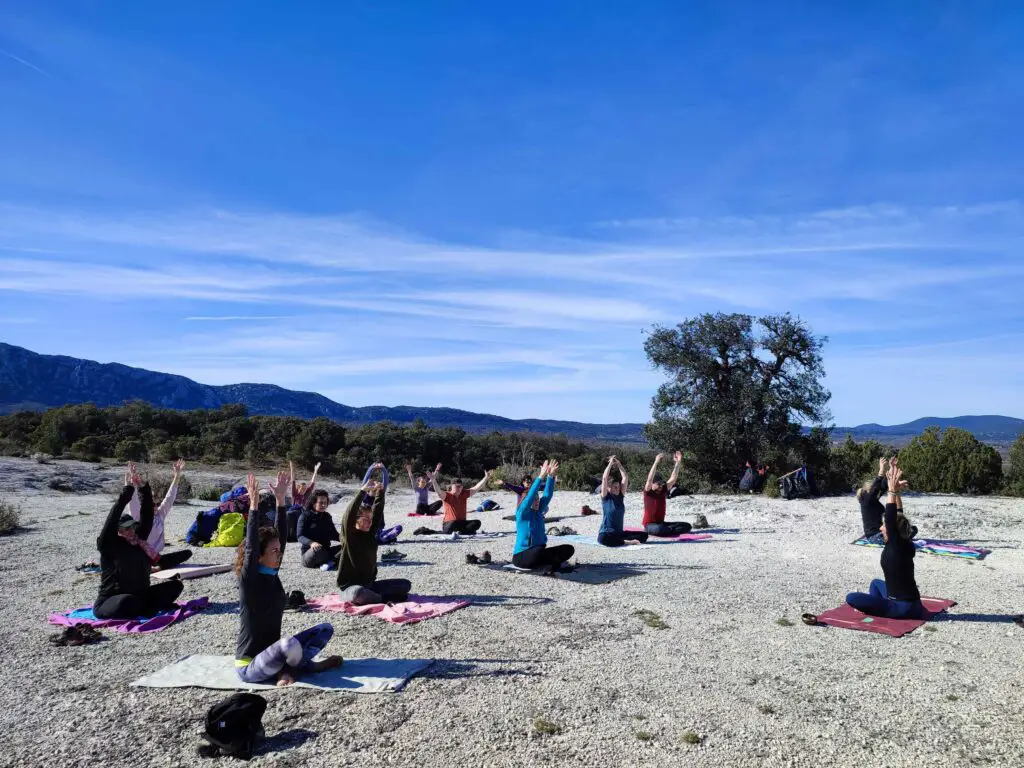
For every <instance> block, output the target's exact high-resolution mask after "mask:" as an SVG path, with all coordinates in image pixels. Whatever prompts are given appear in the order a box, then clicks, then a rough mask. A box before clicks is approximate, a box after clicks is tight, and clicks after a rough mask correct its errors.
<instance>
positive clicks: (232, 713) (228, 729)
mask: <svg viewBox="0 0 1024 768" xmlns="http://www.w3.org/2000/svg"><path fill="white" fill-rule="evenodd" d="M266 711H267V702H266V701H265V700H264V699H263V698H261V697H260V696H257V695H256V694H254V693H236V694H235V695H233V696H229V697H228V698H226V699H224V701H221V702H219V703H217V704H214V705H213V706H212V707H210V710H209V711H208V712H207V713H206V733H204V734H203V738H204V739H206V740H207V741H208V742H210V744H212V745H213V746H214V747H216V748H217V750H218V751H219V753H220V754H221V755H229V756H231V757H238V758H241V759H243V760H248V759H250V758H251V757H252V753H253V750H254V749H255V748H256V747H257V746H258V745H259V743H260V742H261V741H262V740H263V737H264V731H263V713H264V712H266Z"/></svg>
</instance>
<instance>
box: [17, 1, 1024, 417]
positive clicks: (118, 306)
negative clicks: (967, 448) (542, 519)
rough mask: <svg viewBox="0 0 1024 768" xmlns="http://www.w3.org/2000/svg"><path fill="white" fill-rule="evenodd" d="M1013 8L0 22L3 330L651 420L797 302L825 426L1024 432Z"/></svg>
mask: <svg viewBox="0 0 1024 768" xmlns="http://www.w3.org/2000/svg"><path fill="white" fill-rule="evenodd" d="M1022 39H1024V13H1022V12H1021V11H1019V10H1015V9H1014V8H1013V5H1012V4H1010V3H1005V4H996V3H993V4H988V3H976V2H975V3H970V2H940V1H934V2H933V1H929V2H907V3H898V4H897V3H892V2H857V3H852V2H851V3H806V2H805V3H786V2H773V3H762V2H753V1H752V2H733V3H721V2H707V3H675V2H664V3H659V2H600V1H599V0H591V1H590V2H554V3H552V2H523V1H521V2H517V3H479V2H431V3H422V2H413V1H412V0H410V1H409V2H386V1H383V2H380V1H378V2H373V3H370V2H365V3H362V2H353V3H335V2H326V1H325V2H312V1H311V2H306V3H301V4H285V3H272V2H242V1H241V0H239V1H238V2H220V3H209V2H194V1H191V0H180V1H179V2H176V3H174V4H167V3H160V4H150V3H139V2H137V1H135V0H132V1H131V2H109V1H108V2H101V1H98V2H92V3H88V4H85V3H79V2H71V1H70V0H55V1H54V2H50V3H46V4H42V3H36V2H28V1H26V0H13V2H10V1H9V2H7V3H5V4H4V5H3V6H2V7H0V104H2V105H3V107H2V118H0V299H2V307H0V338H2V339H3V340H4V341H8V342H10V343H13V344H18V345H21V346H26V347H28V348H30V349H33V350H35V351H38V352H44V353H61V354H70V355H75V356H81V357H87V358H91V359H96V360H100V361H103V362H110V361H118V362H124V363H127V364H130V365H138V366H143V367H147V368H152V369H156V370H162V371H170V372H174V373H180V374H183V375H186V376H190V377H192V378H195V379H197V380H199V381H203V382H207V383H211V384H225V383H232V382H237V381H269V382H273V383H276V384H280V385H282V386H286V387H291V388H297V389H304V390H314V391H319V392H322V393H323V394H325V395H327V396H329V397H331V398H333V399H335V400H338V401H340V402H343V403H346V404H350V405H369V404H382V405H397V404H410V405H446V406H454V407H461V408H466V409H470V410H477V411H486V412H491V413H499V414H502V415H506V416H511V417H548V418H565V419H578V420H584V421H601V422H610V421H642V420H645V419H646V418H647V417H648V415H649V401H650V396H651V395H652V394H653V392H654V389H655V388H656V387H657V385H658V383H659V382H660V377H659V375H658V374H657V373H655V372H653V371H651V370H650V368H649V366H648V364H647V362H646V360H645V358H644V355H643V349H642V344H643V330H644V329H645V328H649V327H651V326H652V325H653V324H673V323H675V322H679V321H680V320H682V319H684V318H687V317H692V316H694V315H696V314H699V313H701V312H705V311H725V312H746V313H751V314H755V315H756V314H764V313H769V312H782V311H791V312H793V313H795V314H798V315H800V316H801V317H803V318H804V319H806V320H807V321H808V322H809V323H810V324H811V325H812V327H813V328H814V330H815V331H816V332H817V333H820V334H824V335H827V336H829V338H830V341H829V344H828V346H827V348H826V366H827V370H828V380H827V386H828V387H829V389H830V390H831V391H832V393H833V400H832V411H833V414H834V417H835V421H836V422H837V423H839V424H855V423H862V422H867V421H877V422H881V423H896V422H903V421H908V420H910V419H913V418H916V417H920V416H926V415H934V416H955V415H961V414H966V413H1002V414H1005V415H1011V416H1018V417H1019V416H1024V410H1022V407H1024V406H1022V402H1024V400H1022V397H1021V393H1022V392H1024V353H1022V351H1021V350H1022V349H1024V312H1022V311H1021V297H1022V296H1024V189H1022V184H1024V182H1022V179H1024V173H1022V171H1024V162H1022V161H1024V144H1022V143H1021V141H1020V139H1019V131H1020V125H1022V124H1024V48H1022V47H1021V46H1020V40H1022Z"/></svg>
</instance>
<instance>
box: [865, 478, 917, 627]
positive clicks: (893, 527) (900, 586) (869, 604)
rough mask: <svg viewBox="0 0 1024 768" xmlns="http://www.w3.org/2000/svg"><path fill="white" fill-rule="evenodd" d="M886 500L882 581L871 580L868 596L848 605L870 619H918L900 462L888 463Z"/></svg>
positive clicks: (915, 585) (909, 527)
mask: <svg viewBox="0 0 1024 768" xmlns="http://www.w3.org/2000/svg"><path fill="white" fill-rule="evenodd" d="M885 479H886V483H887V485H888V486H889V500H888V503H887V504H886V505H885V517H884V519H883V521H882V530H881V533H882V538H883V539H884V540H885V546H884V547H883V548H882V560H881V564H882V573H883V574H884V576H885V579H884V580H882V579H874V580H873V581H872V582H871V587H870V589H869V590H868V592H867V593H864V592H851V593H850V594H848V595H847V596H846V603H847V605H850V606H852V607H853V608H856V609H857V610H858V611H861V612H863V613H866V614H868V615H870V616H884V617H886V618H890V619H919V618H921V617H922V616H923V615H924V606H922V605H921V593H920V591H919V590H918V588H917V580H916V579H915V578H914V555H915V554H916V553H917V548H916V547H915V546H914V542H913V540H912V531H911V525H910V521H909V520H907V518H906V516H905V515H904V514H903V499H902V497H901V495H900V494H901V492H902V491H904V490H906V488H907V483H906V481H905V480H904V479H903V470H901V469H900V466H899V460H898V459H896V458H893V459H892V460H891V461H890V462H889V470H888V472H887V473H886V477H885Z"/></svg>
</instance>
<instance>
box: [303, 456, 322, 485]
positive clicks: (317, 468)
mask: <svg viewBox="0 0 1024 768" xmlns="http://www.w3.org/2000/svg"><path fill="white" fill-rule="evenodd" d="M319 472H320V462H319V461H318V462H317V463H316V464H314V465H313V476H312V477H311V478H309V483H308V484H307V485H306V490H307V491H311V490H313V486H314V485H316V476H317V474H318V473H319Z"/></svg>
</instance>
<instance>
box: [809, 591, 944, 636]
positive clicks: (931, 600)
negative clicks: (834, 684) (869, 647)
mask: <svg viewBox="0 0 1024 768" xmlns="http://www.w3.org/2000/svg"><path fill="white" fill-rule="evenodd" d="M921 603H922V604H923V605H924V607H925V609H926V610H927V611H928V614H927V616H926V618H924V619H886V618H881V617H878V616H868V615H867V614H865V613H861V612H860V611H858V610H857V609H856V608H853V607H852V606H849V605H847V604H845V603H843V605H841V606H839V607H838V608H833V609H832V610H831V611H825V613H821V614H818V623H819V624H827V625H828V626H830V627H839V628H840V629H859V630H863V631H865V632H877V633H878V634H881V635H889V636H890V637H903V636H904V635H906V634H909V633H910V632H913V631H914V630H915V629H917V628H918V627H920V626H921V625H922V624H924V623H925V622H926V621H928V620H929V619H931V618H932V617H934V616H935V615H936V614H939V613H942V612H943V611H945V610H946V609H947V608H950V607H951V606H954V605H956V601H955V600H943V599H941V598H937V597H922V598H921Z"/></svg>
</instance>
